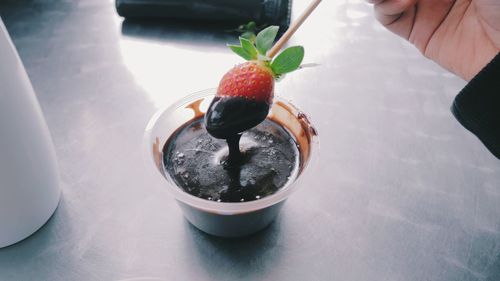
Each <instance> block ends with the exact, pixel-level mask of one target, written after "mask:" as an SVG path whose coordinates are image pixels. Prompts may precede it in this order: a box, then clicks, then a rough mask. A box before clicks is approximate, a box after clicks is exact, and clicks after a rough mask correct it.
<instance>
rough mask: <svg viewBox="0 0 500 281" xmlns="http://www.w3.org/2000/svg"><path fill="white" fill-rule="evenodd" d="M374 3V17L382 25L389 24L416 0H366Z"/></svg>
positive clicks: (411, 7) (412, 5) (413, 4)
mask: <svg viewBox="0 0 500 281" xmlns="http://www.w3.org/2000/svg"><path fill="white" fill-rule="evenodd" d="M368 2H370V3H373V4H375V6H374V10H375V18H376V19H377V20H378V21H379V22H380V23H382V24H383V25H390V24H392V23H393V22H395V21H396V20H398V18H399V17H400V16H401V15H402V14H403V13H404V12H406V11H408V10H411V9H413V7H414V6H415V4H416V2H417V0H368Z"/></svg>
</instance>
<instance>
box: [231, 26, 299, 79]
mask: <svg viewBox="0 0 500 281" xmlns="http://www.w3.org/2000/svg"><path fill="white" fill-rule="evenodd" d="M278 29H279V27H278V26H275V25H272V26H269V27H267V28H265V29H263V30H262V31H261V32H259V33H258V34H257V36H256V37H255V39H254V40H249V39H246V38H243V37H240V38H239V41H240V44H239V45H228V47H229V48H230V49H231V50H232V51H233V52H234V53H236V54H237V55H239V56H240V57H242V58H244V59H245V60H247V61H258V62H261V63H262V64H263V65H264V66H266V67H267V68H268V69H269V70H270V71H271V73H272V74H273V77H274V78H276V79H277V78H279V77H280V76H282V75H283V74H285V73H289V72H292V71H294V70H296V69H298V68H299V67H300V64H301V63H302V60H303V59H304V48H303V47H302V46H292V47H288V48H286V49H285V50H283V51H282V52H281V53H279V54H278V55H277V56H276V57H275V58H274V59H271V58H269V57H268V56H267V52H268V51H269V49H271V47H272V46H273V43H274V40H275V39H276V35H277V34H278Z"/></svg>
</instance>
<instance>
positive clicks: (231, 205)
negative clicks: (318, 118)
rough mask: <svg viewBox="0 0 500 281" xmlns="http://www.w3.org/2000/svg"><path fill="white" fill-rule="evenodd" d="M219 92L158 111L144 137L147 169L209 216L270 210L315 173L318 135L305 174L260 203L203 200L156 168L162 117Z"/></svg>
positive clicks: (192, 97)
mask: <svg viewBox="0 0 500 281" xmlns="http://www.w3.org/2000/svg"><path fill="white" fill-rule="evenodd" d="M215 92H216V89H215V88H210V89H206V90H202V91H198V92H195V93H192V94H190V95H187V96H184V97H182V98H180V99H179V100H177V101H176V102H175V103H173V104H171V105H168V106H165V107H162V108H160V109H159V110H158V111H156V113H155V114H154V115H153V116H152V117H151V119H150V120H149V122H148V124H147V125H146V128H145V131H144V137H143V153H144V155H145V158H146V159H145V162H146V165H147V168H148V169H154V170H155V171H156V172H155V173H154V174H156V177H161V179H162V181H163V182H164V181H166V182H167V185H168V186H169V188H168V189H169V190H170V192H171V193H172V194H173V195H174V197H175V199H177V200H179V201H181V202H183V203H185V204H187V205H189V206H191V207H193V208H196V209H199V210H201V211H204V212H208V213H213V214H218V215H236V214H244V213H249V212H254V211H258V210H261V209H264V208H267V207H270V206H272V205H275V204H277V203H279V202H281V201H283V200H285V199H287V198H288V196H290V194H291V193H292V192H294V191H295V190H296V189H297V187H298V186H299V183H300V182H301V179H302V178H304V175H305V174H307V173H308V172H309V171H311V170H312V167H311V166H313V164H314V163H315V162H316V158H317V154H318V151H317V150H318V149H319V139H318V134H317V133H316V134H312V135H311V143H310V146H311V149H310V151H311V153H310V154H309V159H308V161H307V163H306V164H305V166H304V167H303V169H302V172H300V173H299V174H298V175H297V176H296V178H295V179H294V180H293V181H290V182H288V183H287V184H286V185H285V186H284V187H282V188H280V190H278V191H277V192H276V193H274V194H271V195H269V196H266V197H264V198H262V199H259V200H254V201H248V202H217V201H210V200H206V199H203V198H199V197H196V196H194V195H191V194H189V193H187V192H185V191H183V190H182V189H181V188H179V187H178V186H177V185H176V184H175V182H174V181H173V179H171V177H170V175H168V174H164V173H162V172H160V171H159V168H158V167H157V166H156V165H155V161H154V155H153V150H152V149H151V144H152V143H153V142H154V138H155V136H154V135H153V134H152V133H153V128H154V127H155V125H156V124H157V123H158V121H159V120H160V119H161V118H162V117H164V115H166V114H169V113H171V112H173V111H175V110H176V109H178V108H179V107H181V106H183V105H187V104H188V103H189V102H192V101H194V100H197V99H201V98H208V97H210V96H214V95H215ZM274 100H275V101H281V102H284V103H285V104H287V105H291V106H292V108H293V109H294V110H297V112H302V111H300V110H299V109H298V108H297V107H296V106H295V105H294V104H293V103H291V101H289V100H285V99H283V98H281V97H280V96H275V97H274ZM308 117H309V116H308ZM309 120H310V119H309ZM315 131H316V130H315Z"/></svg>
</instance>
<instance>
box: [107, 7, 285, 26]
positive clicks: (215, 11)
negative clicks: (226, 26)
mask: <svg viewBox="0 0 500 281" xmlns="http://www.w3.org/2000/svg"><path fill="white" fill-rule="evenodd" d="M291 5H292V0H116V11H117V12H118V14H119V15H120V16H122V17H125V18H156V19H158V18H166V19H187V20H197V21H223V22H235V23H238V24H242V23H246V22H249V21H255V22H256V23H257V24H259V25H263V24H266V25H279V26H280V27H281V28H282V29H286V28H287V27H288V25H289V23H290V11H291Z"/></svg>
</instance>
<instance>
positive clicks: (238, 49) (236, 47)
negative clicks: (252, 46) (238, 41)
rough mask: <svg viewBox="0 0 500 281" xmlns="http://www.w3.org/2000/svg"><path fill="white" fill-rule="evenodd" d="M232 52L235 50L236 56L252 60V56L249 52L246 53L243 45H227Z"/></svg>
mask: <svg viewBox="0 0 500 281" xmlns="http://www.w3.org/2000/svg"><path fill="white" fill-rule="evenodd" d="M227 46H228V47H229V48H230V49H231V50H232V51H233V52H235V53H236V54H237V55H238V56H240V57H242V58H244V59H246V60H252V59H253V57H252V55H250V54H249V53H247V52H246V51H245V50H244V49H243V47H241V46H240V45H227Z"/></svg>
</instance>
